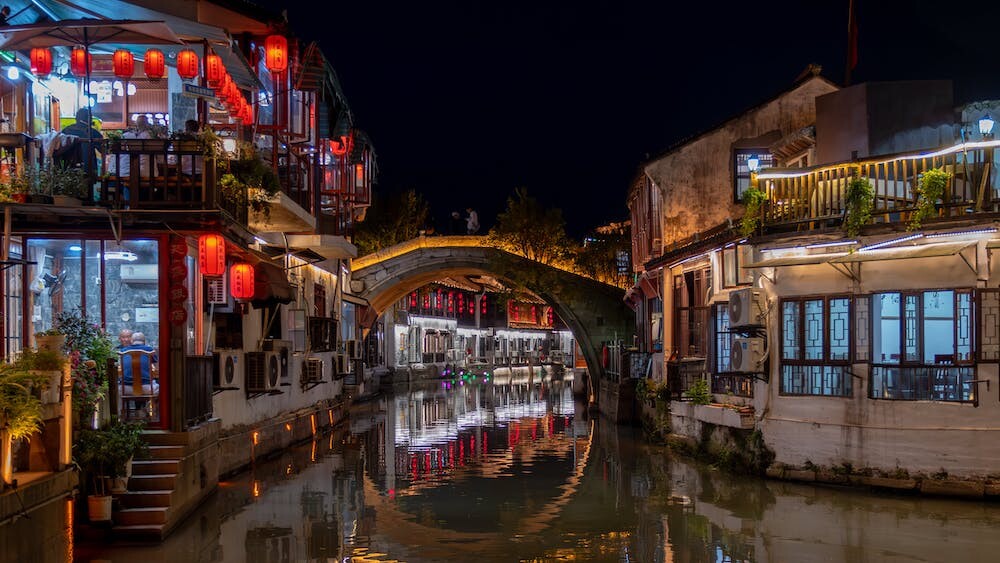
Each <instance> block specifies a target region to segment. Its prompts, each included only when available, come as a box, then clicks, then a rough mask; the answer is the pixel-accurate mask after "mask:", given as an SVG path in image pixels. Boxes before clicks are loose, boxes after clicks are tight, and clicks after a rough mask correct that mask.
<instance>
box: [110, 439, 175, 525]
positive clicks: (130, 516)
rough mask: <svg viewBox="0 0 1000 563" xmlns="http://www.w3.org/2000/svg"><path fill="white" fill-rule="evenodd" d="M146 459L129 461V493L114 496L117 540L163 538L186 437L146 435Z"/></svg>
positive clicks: (172, 502) (173, 501) (173, 502)
mask: <svg viewBox="0 0 1000 563" xmlns="http://www.w3.org/2000/svg"><path fill="white" fill-rule="evenodd" d="M143 437H144V438H145V440H146V443H147V444H149V458H148V459H143V460H133V461H132V478H131V479H129V482H128V492H126V493H124V494H121V495H117V496H116V498H117V500H118V501H119V502H118V504H119V507H120V509H119V510H117V511H116V512H115V514H114V521H115V527H114V532H115V535H116V536H117V537H121V538H133V539H156V540H159V539H161V538H163V536H164V535H165V532H167V531H168V530H167V529H166V528H167V524H168V522H169V521H170V519H169V516H170V509H171V506H172V505H176V504H177V501H178V500H179V499H176V498H174V497H175V496H176V495H175V485H176V483H177V479H178V476H179V474H180V472H181V469H180V468H181V460H183V459H184V455H185V453H184V445H185V444H186V440H187V438H186V436H185V435H184V434H182V433H172V432H147V433H144V435H143Z"/></svg>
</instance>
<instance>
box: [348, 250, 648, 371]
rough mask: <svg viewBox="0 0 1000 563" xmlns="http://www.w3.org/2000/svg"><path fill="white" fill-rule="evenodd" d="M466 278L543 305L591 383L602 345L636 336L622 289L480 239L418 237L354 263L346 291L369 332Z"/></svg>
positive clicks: (599, 366)
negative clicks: (521, 292)
mask: <svg viewBox="0 0 1000 563" xmlns="http://www.w3.org/2000/svg"><path fill="white" fill-rule="evenodd" d="M512 272H517V273H518V274H523V273H525V272H529V273H530V274H531V275H515V276H512V275H511V273H512ZM470 275H472V276H475V275H490V276H494V277H496V278H498V279H502V280H506V281H514V282H515V283H521V284H523V285H524V286H525V287H527V289H528V290H530V291H532V292H534V293H535V294H536V295H538V296H539V297H540V298H542V299H544V300H545V301H546V303H548V304H549V305H551V306H552V307H553V308H554V309H555V312H556V314H557V315H559V317H560V318H561V319H563V321H565V322H566V324H567V325H568V326H569V329H570V330H571V331H573V335H574V338H576V341H577V343H578V344H579V345H580V349H581V350H582V351H583V355H584V358H585V359H586V361H587V370H588V371H589V373H590V375H591V377H592V378H593V379H594V380H598V379H599V378H601V377H603V376H604V372H605V370H604V366H603V364H602V363H601V345H602V343H603V342H605V341H610V340H612V339H616V338H617V339H622V340H625V341H626V342H627V341H629V340H630V339H631V336H632V334H633V333H634V332H635V322H634V316H633V313H632V311H631V310H630V309H629V308H628V307H627V306H626V305H625V303H624V301H623V297H624V294H625V292H624V290H622V289H621V288H618V287H615V286H612V285H608V284H606V283H602V282H599V281H596V280H594V279H591V278H588V277H584V276H581V275H579V274H576V273H573V272H570V271H568V270H564V269H560V268H556V267H553V266H548V265H545V264H542V263H540V262H535V261H532V260H528V259H527V258H524V257H521V256H517V255H515V254H511V253H509V252H506V251H504V250H500V249H497V248H494V247H491V246H488V245H486V243H485V237H480V236H445V237H420V238H416V239H413V240H410V241H407V242H404V243H401V244H398V245H395V246H392V247H389V248H385V249H382V250H380V251H379V252H376V253H373V254H369V255H367V256H363V257H361V258H358V259H357V260H354V261H353V263H352V274H351V291H352V292H353V293H354V294H355V295H358V296H360V297H362V298H364V299H366V300H367V301H368V302H369V303H370V304H371V306H372V307H371V308H372V309H373V310H374V312H373V313H371V314H370V316H369V317H370V318H366V319H365V322H366V324H367V325H368V326H370V325H371V324H372V323H374V321H375V319H376V318H378V315H381V314H382V313H383V312H384V311H385V310H386V309H388V308H389V307H390V306H391V305H392V304H393V303H395V302H396V301H398V300H399V299H401V298H402V297H403V296H404V295H406V294H408V293H410V292H411V291H413V290H415V289H417V288H418V287H421V286H423V285H425V284H427V283H430V282H432V281H434V280H436V279H440V278H444V277H451V276H470ZM512 277H513V278H514V279H513V280H512Z"/></svg>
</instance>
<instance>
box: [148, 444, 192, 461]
mask: <svg viewBox="0 0 1000 563" xmlns="http://www.w3.org/2000/svg"><path fill="white" fill-rule="evenodd" d="M149 457H150V459H173V460H179V459H181V458H182V457H184V446H149Z"/></svg>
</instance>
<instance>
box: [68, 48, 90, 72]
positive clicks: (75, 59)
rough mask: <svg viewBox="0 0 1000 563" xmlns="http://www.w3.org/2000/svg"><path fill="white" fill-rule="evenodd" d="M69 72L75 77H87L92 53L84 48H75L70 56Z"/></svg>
mask: <svg viewBox="0 0 1000 563" xmlns="http://www.w3.org/2000/svg"><path fill="white" fill-rule="evenodd" d="M69 71H70V72H71V73H73V76H87V73H88V72H90V53H88V52H87V50H86V49H84V48H83V47H75V48H73V50H72V51H70V54H69Z"/></svg>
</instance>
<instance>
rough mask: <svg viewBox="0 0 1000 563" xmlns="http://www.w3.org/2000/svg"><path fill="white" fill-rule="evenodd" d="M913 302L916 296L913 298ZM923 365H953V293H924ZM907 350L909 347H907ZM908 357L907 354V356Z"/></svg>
mask: <svg viewBox="0 0 1000 563" xmlns="http://www.w3.org/2000/svg"><path fill="white" fill-rule="evenodd" d="M913 298H914V300H915V299H916V296H915V295H914V296H913ZM923 329H924V363H925V364H953V363H955V292H954V291H927V292H924V326H923ZM907 350H909V345H907ZM907 356H909V353H908V354H907Z"/></svg>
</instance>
